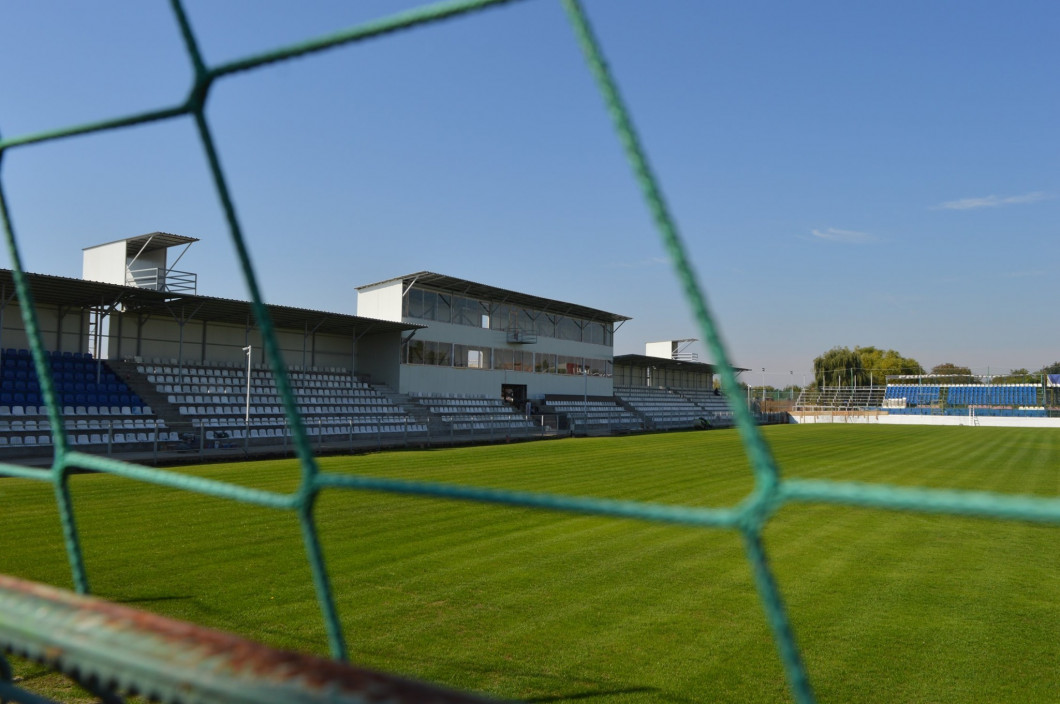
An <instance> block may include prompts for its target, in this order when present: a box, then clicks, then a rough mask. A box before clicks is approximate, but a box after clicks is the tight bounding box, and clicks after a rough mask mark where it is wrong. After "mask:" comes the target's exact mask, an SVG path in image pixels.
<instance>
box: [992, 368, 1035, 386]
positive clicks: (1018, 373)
mask: <svg viewBox="0 0 1060 704" xmlns="http://www.w3.org/2000/svg"><path fill="white" fill-rule="evenodd" d="M1039 379H1041V375H1040V374H1039V373H1038V372H1034V373H1031V372H1029V371H1027V370H1026V369H1013V370H1012V371H1010V372H1009V373H1008V374H1004V375H1001V376H995V377H994V378H993V379H992V380H991V383H993V384H1036V383H1038V380H1039Z"/></svg>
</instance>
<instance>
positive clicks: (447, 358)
mask: <svg viewBox="0 0 1060 704" xmlns="http://www.w3.org/2000/svg"><path fill="white" fill-rule="evenodd" d="M425 348H426V349H425V351H424V359H425V363H426V364H434V365H436V366H439V367H451V366H452V365H453V345H452V343H449V342H428V343H427V344H426V345H425Z"/></svg>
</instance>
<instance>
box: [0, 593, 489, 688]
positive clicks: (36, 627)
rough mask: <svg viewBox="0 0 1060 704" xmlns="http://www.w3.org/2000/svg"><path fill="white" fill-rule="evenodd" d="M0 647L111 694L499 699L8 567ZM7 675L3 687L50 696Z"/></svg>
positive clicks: (1, 598) (1, 596) (0, 603)
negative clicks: (60, 585)
mask: <svg viewBox="0 0 1060 704" xmlns="http://www.w3.org/2000/svg"><path fill="white" fill-rule="evenodd" d="M0 652H8V653H12V654H14V655H17V656H20V657H25V658H29V659H31V660H35V661H37V662H42V663H45V664H47V665H48V666H50V667H52V668H54V669H56V670H58V671H60V672H63V673H65V674H67V675H69V676H71V677H72V678H73V679H74V680H75V681H77V682H79V683H81V684H83V685H85V686H87V687H88V688H90V689H92V690H93V691H96V692H98V693H99V694H100V695H102V696H103V697H104V698H106V699H112V700H115V699H116V697H117V696H126V695H131V694H137V695H140V696H143V697H145V698H147V699H150V700H152V701H158V702H164V703H172V704H211V703H216V704H231V703H239V704H242V703H246V704H252V703H255V702H261V703H265V704H268V703H269V702H305V703H307V704H308V703H310V702H329V703H331V702H334V703H336V704H368V703H369V702H371V703H372V704H383V703H393V704H400V703H401V702H410V703H411V702H420V703H425V702H432V703H437V704H475V703H481V702H487V701H497V700H487V699H483V698H481V697H477V696H474V695H469V694H465V693H462V692H455V691H451V690H447V689H445V688H442V687H438V686H436V685H430V684H424V683H420V682H415V681H412V680H408V679H404V678H402V677H398V676H395V675H390V674H386V673H381V672H375V671H372V670H367V669H363V668H359V667H353V666H351V665H347V664H345V663H341V662H336V661H334V660H328V659H325V658H320V657H316V656H312V655H303V654H301V653H294V652H290V651H284V650H276V649H273V648H270V647H268V646H265V645H261V644H260V643H255V642H253V641H250V640H247V639H245V638H241V637H239V636H236V635H233V634H231V633H225V632H223V631H216V630H213V629H209V628H203V627H202V626H197V625H195V624H192V623H187V622H185V621H177V620H174V619H170V618H166V617H163V616H158V615H156V614H152V613H148V612H145V611H140V610H138V609H134V608H131V607H128V606H122V605H119V604H113V603H110V602H107V601H104V600H102V599H97V598H95V597H88V596H80V595H77V594H74V593H72V592H68V591H65V590H62V589H57V588H55V587H50V586H46V585H42V584H37V583H35V582H28V581H25V580H21V579H17V578H14V577H9V576H6V575H0ZM0 679H2V678H0ZM0 684H3V685H4V686H3V687H2V688H0V697H5V698H9V699H13V700H14V701H34V702H40V701H47V700H45V699H43V698H41V697H40V696H39V695H34V694H32V693H29V694H28V695H25V696H23V695H20V694H19V692H21V691H24V690H20V689H19V688H18V687H17V686H15V685H13V684H11V683H10V682H7V683H0Z"/></svg>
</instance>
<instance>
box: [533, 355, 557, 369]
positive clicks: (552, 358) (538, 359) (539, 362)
mask: <svg viewBox="0 0 1060 704" xmlns="http://www.w3.org/2000/svg"><path fill="white" fill-rule="evenodd" d="M534 370H535V371H538V372H541V373H542V374H551V373H553V372H555V371H556V355H554V354H542V353H541V352H536V353H535V354H534Z"/></svg>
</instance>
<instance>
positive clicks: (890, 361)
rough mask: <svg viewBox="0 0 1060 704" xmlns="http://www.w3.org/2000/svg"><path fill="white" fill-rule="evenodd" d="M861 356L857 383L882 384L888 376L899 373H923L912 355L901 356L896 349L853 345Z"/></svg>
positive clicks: (922, 369)
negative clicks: (859, 374)
mask: <svg viewBox="0 0 1060 704" xmlns="http://www.w3.org/2000/svg"><path fill="white" fill-rule="evenodd" d="M854 351H855V352H857V353H858V356H860V357H861V370H862V371H861V377H860V378H859V379H858V384H859V385H868V384H870V383H871V384H874V385H879V386H882V385H883V384H884V383H885V382H886V379H887V377H888V376H896V375H899V374H923V373H924V368H923V367H922V366H920V362H918V361H916V360H915V359H913V358H912V357H903V356H902V355H901V354H900V353H899V352H898V351H897V350H881V349H878V348H876V347H855V348H854Z"/></svg>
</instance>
